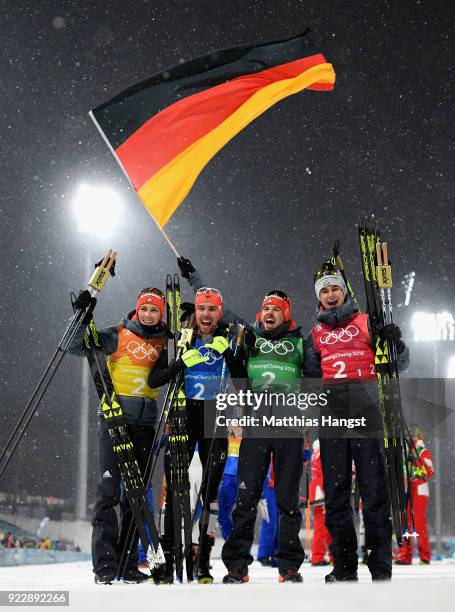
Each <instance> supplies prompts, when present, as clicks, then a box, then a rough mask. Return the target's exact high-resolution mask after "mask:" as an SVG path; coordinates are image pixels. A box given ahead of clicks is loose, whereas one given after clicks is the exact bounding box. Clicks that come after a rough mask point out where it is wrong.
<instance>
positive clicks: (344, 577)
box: [325, 570, 359, 584]
mask: <svg viewBox="0 0 455 612" xmlns="http://www.w3.org/2000/svg"><path fill="white" fill-rule="evenodd" d="M358 580H359V579H358V577H357V572H351V573H350V574H347V573H336V572H335V570H333V572H331V573H330V574H327V576H326V577H325V582H326V584H330V583H332V582H358Z"/></svg>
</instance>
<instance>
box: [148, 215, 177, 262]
mask: <svg viewBox="0 0 455 612" xmlns="http://www.w3.org/2000/svg"><path fill="white" fill-rule="evenodd" d="M147 212H148V213H149V215H150V216H151V217H152V219H153V220H154V222H155V225H156V227H157V228H158V229H159V230H160V232H161V233H162V234H163V237H164V239H165V240H166V242H167V243H168V245H169V247H170V249H171V251H172V252H173V253H174V255H175V256H176V257H177V259H179V258H180V255H179V253H178V251H177V249H176V248H175V246H174V244H173V242H172V241H171V239H170V238H169V236H168V235H167V234H166V232H165V231H164V229H163V228H162V227H161V225H160V224H159V223H158V221H157V220H156V219H155V217H154V216H153V215H152V213H151V212H149V211H148V210H147Z"/></svg>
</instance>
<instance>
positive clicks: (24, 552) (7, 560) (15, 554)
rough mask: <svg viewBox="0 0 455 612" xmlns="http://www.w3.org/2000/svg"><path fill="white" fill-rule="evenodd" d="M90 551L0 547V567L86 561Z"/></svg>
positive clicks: (89, 556) (89, 557)
mask: <svg viewBox="0 0 455 612" xmlns="http://www.w3.org/2000/svg"><path fill="white" fill-rule="evenodd" d="M89 559H91V554H90V553H83V552H76V551H72V550H39V549H36V548H3V547H0V567H10V566H15V565H44V564H48V563H74V562H75V561H88V560H89Z"/></svg>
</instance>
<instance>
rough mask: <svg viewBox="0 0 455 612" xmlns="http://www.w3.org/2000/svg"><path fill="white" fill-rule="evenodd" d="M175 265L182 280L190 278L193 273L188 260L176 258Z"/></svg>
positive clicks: (192, 267)
mask: <svg viewBox="0 0 455 612" xmlns="http://www.w3.org/2000/svg"><path fill="white" fill-rule="evenodd" d="M177 264H178V267H179V268H180V272H181V273H182V276H183V278H190V276H191V275H192V274H193V272H194V266H193V264H192V263H191V261H190V260H189V259H185V258H184V257H177Z"/></svg>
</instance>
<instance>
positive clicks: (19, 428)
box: [0, 249, 117, 478]
mask: <svg viewBox="0 0 455 612" xmlns="http://www.w3.org/2000/svg"><path fill="white" fill-rule="evenodd" d="M116 256H117V253H115V252H114V251H112V250H111V249H109V251H108V252H107V254H106V256H105V257H104V259H102V261H101V262H100V264H99V265H98V266H97V268H96V270H95V272H94V273H93V275H92V277H91V278H90V280H89V282H88V285H89V287H90V288H89V290H88V293H89V294H90V300H89V301H88V302H87V303H86V304H85V305H83V306H81V307H80V308H77V310H76V312H75V313H74V314H73V316H72V318H71V320H70V322H69V324H68V326H67V328H66V330H65V332H64V334H63V336H62V339H61V340H60V342H59V344H58V347H57V349H56V351H55V353H54V354H53V355H52V357H51V360H50V361H49V363H48V365H47V367H46V369H45V370H44V373H43V374H42V376H41V378H40V380H39V382H38V384H37V386H36V387H35V389H34V391H33V393H32V395H31V397H30V399H29V401H28V402H27V405H26V406H25V408H24V410H23V412H22V414H21V416H20V417H19V420H18V422H17V424H16V426H15V427H14V429H13V431H12V433H11V435H10V437H9V439H8V441H7V443H6V445H5V447H4V449H3V451H2V453H1V455H0V478H1V476H2V475H3V473H4V471H5V470H6V468H7V466H8V464H9V462H10V461H11V458H12V457H13V455H14V452H15V450H16V448H17V446H18V444H19V442H20V441H21V439H22V436H23V435H24V433H25V431H26V429H27V427H28V425H29V423H30V421H31V420H32V418H33V415H34V414H35V412H36V410H37V408H38V406H39V404H40V402H41V400H42V399H43V397H44V394H45V393H46V391H47V389H48V387H49V385H50V384H51V382H52V380H53V378H54V376H55V374H56V373H57V370H58V368H59V366H60V364H61V362H62V359H63V357H64V356H65V353H66V351H67V350H68V347H69V346H70V344H71V342H72V341H73V339H74V337H75V335H76V333H77V332H78V330H79V328H80V326H81V325H82V323H83V321H84V320H86V319H87V317H88V316H90V315H91V313H92V312H93V308H94V307H95V303H96V300H95V297H94V296H95V295H96V293H97V292H99V291H101V290H102V288H103V287H104V285H105V283H106V281H107V279H108V277H109V273H113V269H114V268H113V267H114V264H115V258H116ZM76 306H77V300H76Z"/></svg>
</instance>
